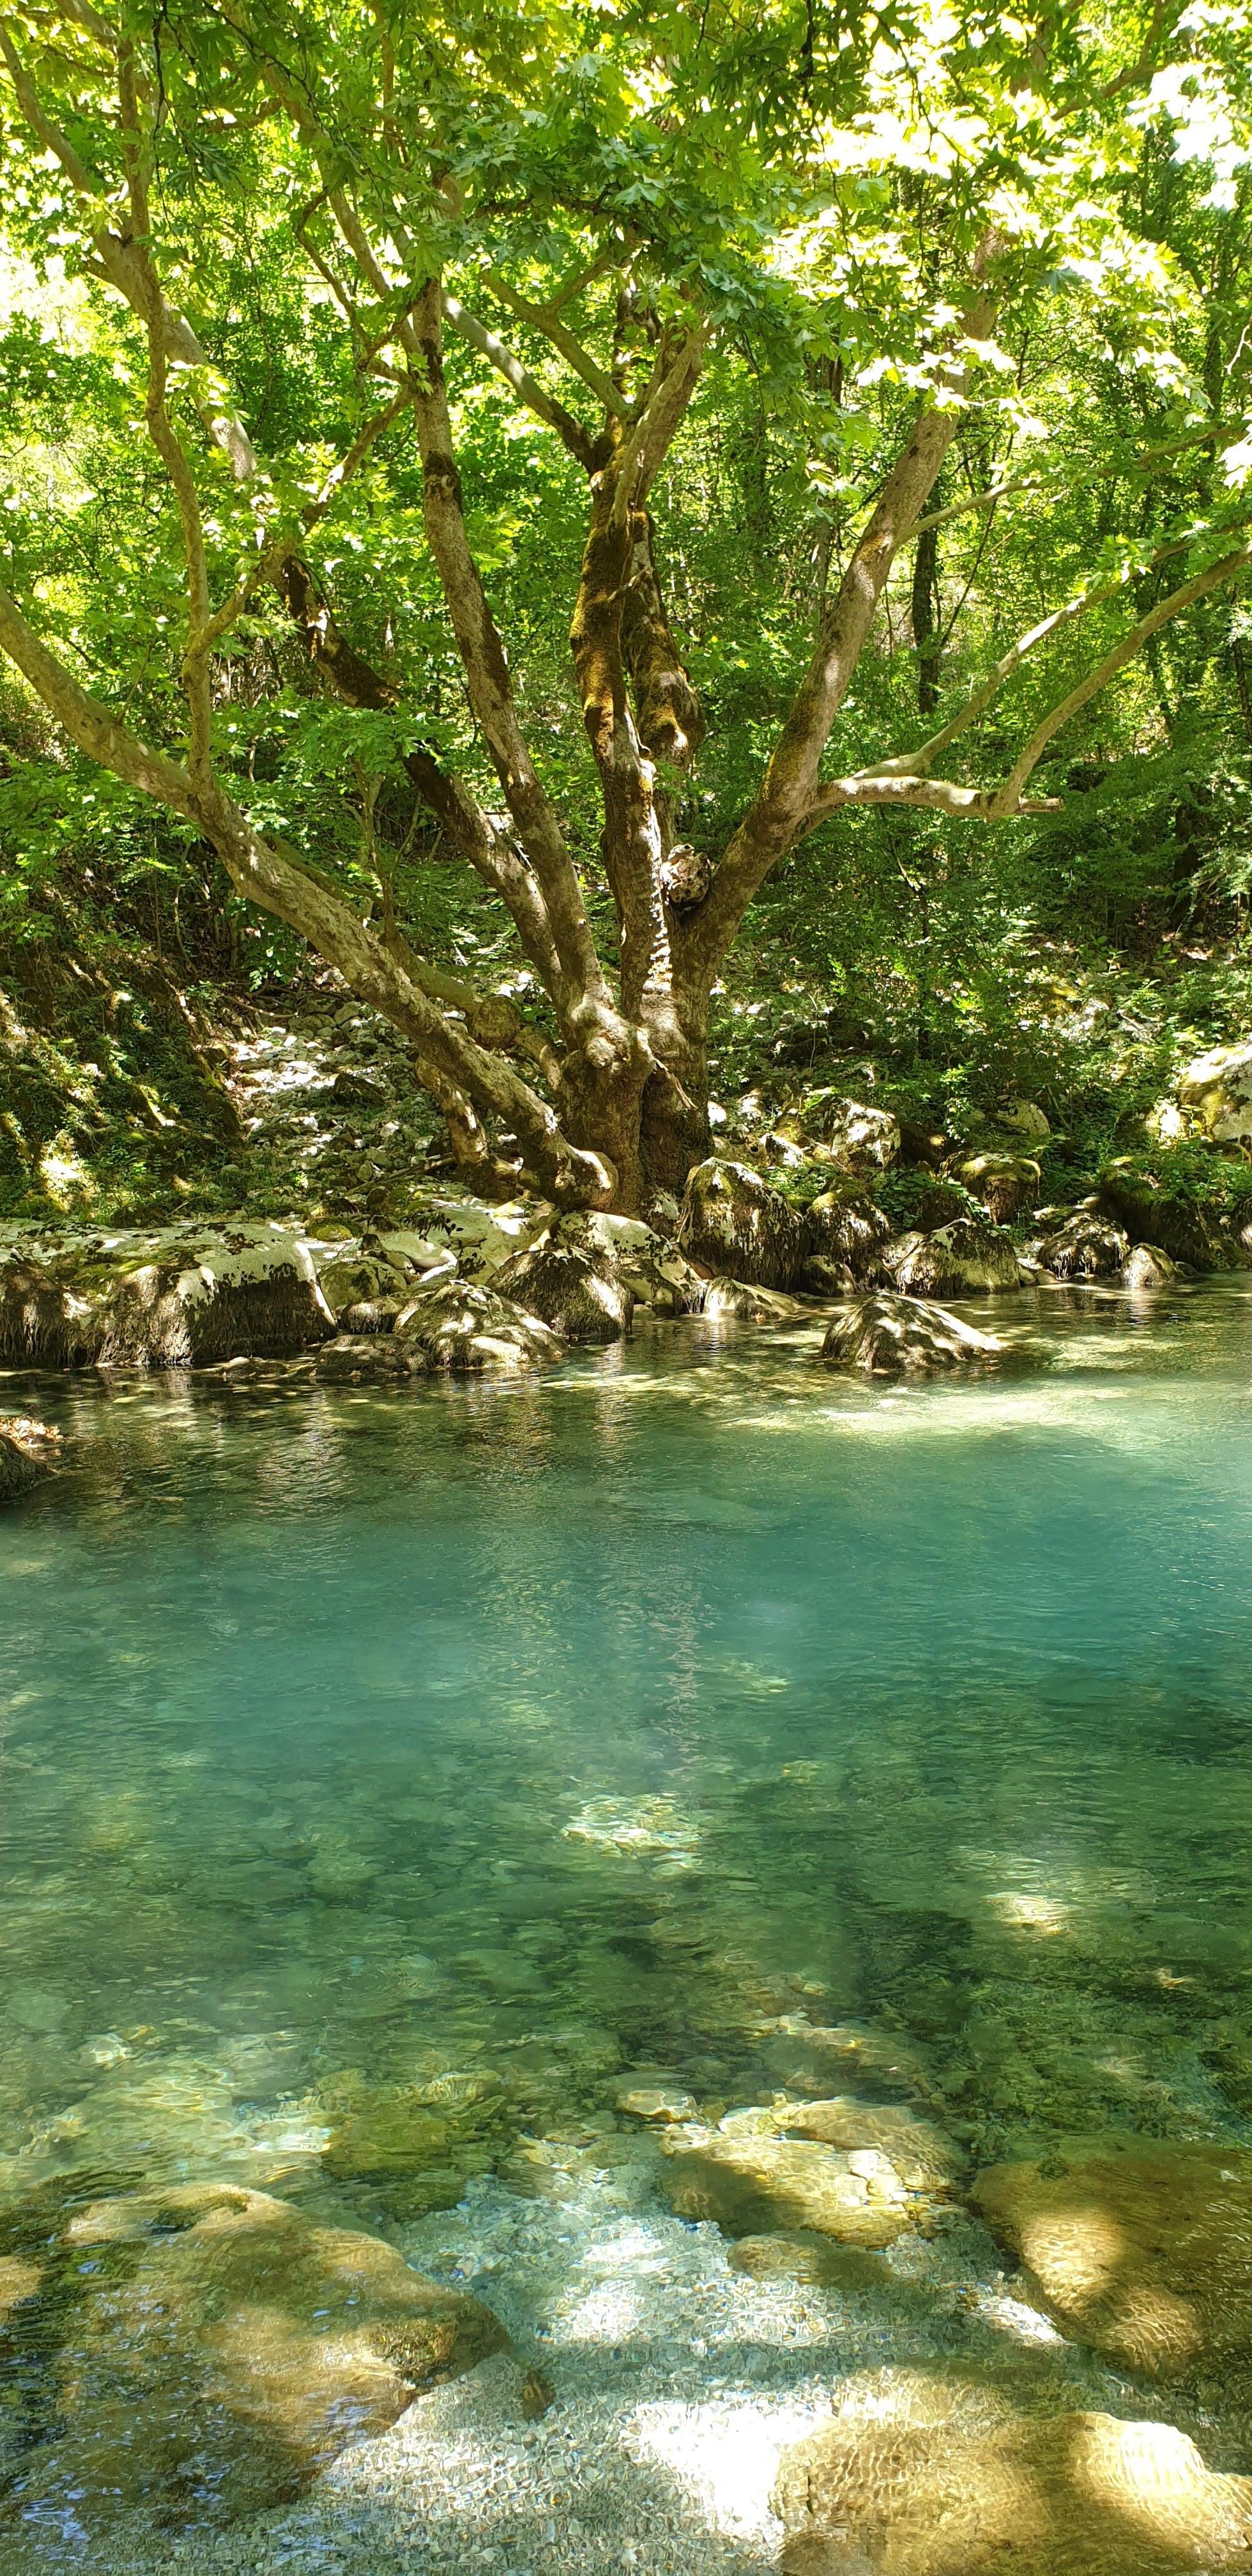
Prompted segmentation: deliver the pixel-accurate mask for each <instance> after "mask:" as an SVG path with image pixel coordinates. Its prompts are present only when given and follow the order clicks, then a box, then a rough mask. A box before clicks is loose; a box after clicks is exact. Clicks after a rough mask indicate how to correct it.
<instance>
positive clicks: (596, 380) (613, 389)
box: [482, 268, 630, 420]
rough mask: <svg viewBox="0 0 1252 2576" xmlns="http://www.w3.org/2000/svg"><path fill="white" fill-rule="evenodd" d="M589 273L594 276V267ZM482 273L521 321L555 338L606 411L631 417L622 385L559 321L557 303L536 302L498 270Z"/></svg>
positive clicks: (563, 353) (623, 417)
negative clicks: (614, 379) (521, 292)
mask: <svg viewBox="0 0 1252 2576" xmlns="http://www.w3.org/2000/svg"><path fill="white" fill-rule="evenodd" d="M588 274H589V275H591V276H594V275H595V271H594V269H593V270H591V271H590V272H589V273H588ZM482 275H483V284H484V286H488V287H490V289H491V292H492V294H493V295H494V296H495V297H496V299H497V301H498V302H499V303H501V304H503V305H505V306H507V309H508V311H509V312H510V313H514V314H516V316H517V318H518V320H519V322H529V323H530V325H531V328H532V329H533V330H535V331H539V332H541V333H542V335H543V337H544V339H545V340H550V341H551V343H552V346H553V348H554V349H559V351H560V353H561V356H562V357H563V358H564V359H565V361H566V364H567V365H568V366H570V367H572V368H573V371H574V373H575V375H576V376H581V377H582V380H583V383H584V384H585V385H589V386H590V387H591V391H592V392H593V394H596V395H597V396H598V397H599V400H600V401H601V402H602V403H603V405H604V408H605V410H606V411H608V412H615V413H616V414H617V416H618V418H619V420H625V419H627V418H628V417H629V411H630V406H629V404H628V402H627V401H626V398H625V395H624V394H623V393H622V390H621V388H620V386H619V385H615V384H614V382H613V379H612V377H611V376H610V375H606V373H605V370H604V368H603V367H601V366H599V365H598V364H597V362H596V360H595V359H594V358H593V357H592V356H591V354H590V352H589V350H587V349H584V347H583V345H582V342H581V340H579V339H577V338H576V337H575V335H574V333H573V332H572V331H569V330H567V329H566V327H565V324H564V323H563V322H561V321H560V320H558V318H557V307H556V304H555V302H554V303H552V304H532V303H531V302H530V301H529V299H528V298H527V297H526V296H525V295H519V294H518V292H517V289H516V287H513V286H510V285H509V284H508V283H507V281H506V279H504V278H503V277H501V276H500V273H499V271H498V270H497V269H494V268H485V269H484V270H483V272H482ZM578 283H579V284H580V285H586V283H587V278H586V277H583V278H582V279H581V280H579V281H578ZM567 300H568V298H567Z"/></svg>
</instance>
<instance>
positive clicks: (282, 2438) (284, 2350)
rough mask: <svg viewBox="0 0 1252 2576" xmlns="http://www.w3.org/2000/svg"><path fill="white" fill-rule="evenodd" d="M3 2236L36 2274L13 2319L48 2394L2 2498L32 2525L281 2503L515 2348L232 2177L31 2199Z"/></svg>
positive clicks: (388, 2261) (482, 2319)
mask: <svg viewBox="0 0 1252 2576" xmlns="http://www.w3.org/2000/svg"><path fill="white" fill-rule="evenodd" d="M0 2247H3V2248H5V2249H8V2248H10V2247H11V2252H10V2255H9V2259H10V2260H12V2259H13V2257H14V2256H16V2257H17V2259H18V2260H19V2261H21V2262H22V2263H23V2264H24V2265H25V2266H26V2267H27V2270H28V2271H29V2272H30V2273H32V2274H33V2275H34V2276H35V2277H34V2281H33V2284H32V2283H30V2282H26V2283H25V2286H24V2287H23V2291H22V2296H23V2302H24V2304H23V2305H22V2307H21V2310H20V2313H19V2315H18V2316H17V2318H16V2319H14V2318H13V2317H12V2316H11V2318H10V2331H11V2332H12V2333H14V2335H15V2338H16V2341H17V2344H18V2347H19V2350H20V2352H21V2354H22V2355H23V2357H24V2358H25V2360H26V2362H27V2371H26V2374H25V2378H26V2384H27V2385H28V2386H29V2387H31V2388H32V2389H34V2388H36V2387H37V2386H38V2387H39V2388H40V2389H41V2390H42V2404H41V2405H40V2410H39V2417H38V2419H37V2420H36V2419H33V2420H31V2421H30V2422H29V2423H28V2424H27V2425H26V2426H25V2427H24V2430H25V2432H26V2434H27V2437H28V2440H29V2447H28V2448H27V2449H26V2450H25V2451H24V2452H23V2453H22V2454H21V2455H20V2457H19V2460H18V2463H17V2472H16V2476H15V2477H14V2480H13V2483H12V2486H11V2489H10V2493H9V2495H8V2497H7V2498H6V2500H5V2504H3V2505H0V2514H3V2513H4V2512H5V2511H6V2510H7V2511H8V2513H9V2514H10V2515H12V2516H14V2517H15V2518H16V2517H20V2518H22V2519H24V2520H27V2521H30V2520H32V2519H36V2518H37V2519H39V2520H40V2521H47V2522H55V2521H57V2520H58V2519H61V2518H64V2517H71V2518H72V2523H73V2525H74V2526H76V2527H78V2528H83V2527H84V2526H85V2527H86V2528H87V2529H90V2527H91V2525H92V2524H93V2523H94V2522H95V2521H97V2520H98V2519H101V2518H103V2517H105V2516H108V2515H111V2514H115V2513H119V2512H125V2511H127V2510H129V2509H132V2508H134V2507H135V2506H137V2505H146V2506H149V2507H151V2508H152V2509H153V2510H154V2511H156V2512H157V2513H158V2514H159V2516H160V2518H161V2520H162V2521H163V2522H165V2523H175V2524H184V2525H186V2524H192V2525H195V2524H198V2523H213V2522H225V2521H230V2520H232V2519H234V2517H235V2516H236V2515H239V2514H242V2513H250V2512H255V2511H257V2510H258V2509H260V2508H262V2507H264V2506H266V2505H272V2504H278V2503H281V2502H283V2501H284V2500H286V2499H287V2498H288V2497H290V2496H292V2495H294V2494H296V2493H298V2492H299V2490H300V2488H301V2487H303V2486H305V2485H307V2484H308V2482H309V2480H310V2479H311V2478H313V2477H315V2476H316V2475H317V2473H318V2471H319V2470H321V2469H324V2468H325V2467H326V2466H327V2465H328V2464H329V2462H330V2461H331V2460H333V2459H334V2458H335V2457H336V2454H337V2453H338V2452H340V2451H341V2450H343V2448H344V2446H345V2444H347V2443H349V2442H353V2441H358V2440H360V2439H362V2438H363V2437H365V2436H367V2435H370V2434H374V2433H381V2432H384V2431H385V2430H386V2428H387V2426H388V2425H389V2424H393V2423H394V2422H395V2420H396V2417H397V2416H398V2415H401V2414H402V2413H403V2412H404V2409H405V2408H406V2406H408V2405H409V2404H410V2402H411V2400H412V2399H413V2397H414V2395H415V2394H416V2392H417V2391H418V2390H419V2389H421V2388H425V2387H429V2386H431V2385H432V2384H433V2383H434V2382H436V2381H438V2380H443V2379H451V2378H455V2377H456V2376H457V2375H458V2374H459V2373H460V2372H462V2371H465V2370H469V2369H472V2368H473V2366H474V2364H475V2363H476V2362H478V2361H481V2360H483V2359H484V2358H485V2357H486V2356H487V2354H489V2353H493V2352H498V2351H500V2350H501V2349H502V2348H503V2347H504V2346H505V2345H506V2344H507V2341H508V2338H507V2335H506V2334H505V2331H504V2328H503V2326H502V2325H501V2324H500V2323H499V2320H498V2319H497V2318H496V2317H494V2316H493V2315H492V2314H491V2312H490V2310H489V2309H487V2308H484V2307H482V2306H481V2305H480V2304H479V2302H478V2301H477V2300H475V2299H472V2298H469V2297H467V2296H466V2295H465V2294H464V2293H462V2292H459V2291H454V2290H447V2289H443V2288H440V2287H438V2286H437V2285H436V2284H435V2283H434V2282H431V2281H425V2280H422V2279H421V2278H420V2277H419V2276H418V2275H417V2274H416V2273H414V2272H410V2271H409V2269H408V2267H407V2265H406V2264H405V2263H404V2262H403V2260H402V2258H401V2256H400V2255H399V2254H397V2253H396V2252H395V2251H394V2249H393V2248H392V2247H391V2246H390V2245H386V2244H383V2243H382V2242H381V2241H380V2240H379V2239H378V2238H376V2237H372V2236H365V2235H360V2234H357V2233H356V2232H355V2231H353V2230H349V2229H345V2228H338V2227H317V2226H311V2225H310V2224H309V2222H308V2221H307V2220H306V2219H304V2218H302V2217H301V2216H300V2214H299V2212H298V2211H297V2210H295V2209H293V2208H292V2207H290V2205H289V2204H288V2203H287V2202H285V2201H281V2200H275V2199H271V2198H270V2197H269V2195H268V2194H266V2193H264V2192H255V2191H249V2190H246V2189H243V2188H242V2187H241V2188H234V2187H232V2186H231V2185H229V2184H225V2183H204V2184H181V2185H178V2186H177V2187H174V2188H171V2189H169V2190H166V2191H149V2192H138V2193H134V2194H127V2195H123V2196H120V2197H118V2198H116V2199H108V2200H98V2201H94V2202H90V2203H88V2204H87V2205H86V2206H79V2207H77V2208H75V2209H70V2210H66V2209H64V2208H63V2209H62V2210H61V2211H60V2212H59V2213H57V2212H50V2211H49V2209H48V2208H47V2207H43V2208H40V2209H31V2210H28V2211H27V2212H26V2213H25V2217H24V2218H19V2219H18V2220H16V2221H9V2222H7V2223H6V2224H5V2226H4V2229H3V2232H2V2233H0ZM48 2421H51V2423H52V2426H53V2431H52V2433H51V2436H50V2438H45V2439H41V2438H40V2434H41V2432H42V2429H43V2424H44V2423H46V2422H48ZM67 2527H69V2525H68V2524H67Z"/></svg>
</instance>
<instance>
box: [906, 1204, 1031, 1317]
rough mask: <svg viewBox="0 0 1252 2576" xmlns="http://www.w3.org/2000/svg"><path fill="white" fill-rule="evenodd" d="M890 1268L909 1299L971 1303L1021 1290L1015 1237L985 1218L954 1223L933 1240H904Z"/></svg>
mask: <svg viewBox="0 0 1252 2576" xmlns="http://www.w3.org/2000/svg"><path fill="white" fill-rule="evenodd" d="M884 1262H885V1266H886V1269H887V1271H888V1273H889V1274H890V1276H891V1278H892V1279H893V1280H894V1281H895V1284H896V1286H897V1288H900V1289H902V1290H903V1291H904V1294H905V1295H906V1296H909V1297H971V1296H977V1295H981V1294H982V1293H983V1292H984V1291H988V1290H991V1289H996V1288H1017V1287H1020V1285H1021V1278H1020V1273H1019V1271H1018V1267H1017V1248H1016V1246H1015V1244H1014V1243H1013V1240H1012V1237H1011V1236H1010V1235H1007V1234H1005V1233H1004V1232H1003V1230H1002V1228H1001V1227H999V1226H996V1225H989V1224H988V1223H987V1222H986V1221H985V1220H984V1219H983V1218H982V1217H976V1216H957V1217H952V1218H950V1219H949V1222H948V1223H947V1224H946V1225H941V1226H938V1227H936V1229H935V1232H934V1233H933V1234H905V1235H902V1236H901V1237H900V1239H899V1241H898V1242H896V1243H893V1244H891V1245H889V1246H888V1249H887V1251H886V1253H885V1254H884Z"/></svg>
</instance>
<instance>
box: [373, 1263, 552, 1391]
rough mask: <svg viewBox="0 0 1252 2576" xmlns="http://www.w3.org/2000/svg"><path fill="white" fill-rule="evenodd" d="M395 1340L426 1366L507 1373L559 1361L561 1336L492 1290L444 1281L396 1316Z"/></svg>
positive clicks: (503, 1374)
mask: <svg viewBox="0 0 1252 2576" xmlns="http://www.w3.org/2000/svg"><path fill="white" fill-rule="evenodd" d="M396 1339H397V1341H398V1342H400V1343H402V1344H403V1345H404V1346H405V1347H406V1348H408V1349H409V1350H411V1351H412V1352H413V1353H414V1354H415V1355H418V1356H420V1357H421V1358H422V1359H423V1360H424V1361H425V1362H427V1363H428V1364H429V1366H430V1367H431V1368H436V1369H452V1370H455V1371H457V1372H458V1373H462V1372H473V1371H476V1370H480V1369H481V1370H484V1371H486V1372H488V1373H490V1374H495V1375H498V1376H509V1375H513V1374H515V1373H516V1372H517V1371H518V1370H521V1369H528V1368H538V1367H539V1366H540V1365H541V1363H542V1362H543V1361H545V1360H551V1359H558V1358H559V1357H560V1352H561V1343H560V1340H559V1338H558V1336H557V1334H555V1333H554V1332H552V1331H551V1329H550V1327H549V1326H548V1325H547V1324H545V1323H544V1322H542V1320H541V1319H540V1317H539V1316H538V1315H528V1314H524V1313H523V1312H522V1310H521V1308H520V1307H518V1306H515V1305H513V1304H511V1303H510V1302H509V1300H508V1299H506V1298H504V1297H501V1296H498V1295H497V1294H496V1292H495V1290H494V1289H493V1288H483V1287H475V1286H474V1285H472V1284H471V1283H470V1282H468V1281H466V1280H464V1279H448V1280H445V1281H443V1282H441V1284H440V1285H439V1286H438V1287H437V1288H428V1289H424V1290H423V1291H422V1293H421V1295H420V1296H417V1297H414V1298H412V1299H411V1300H410V1302H409V1304H408V1305H407V1306H404V1307H402V1308H401V1310H400V1313H399V1314H398V1315H397V1317H396Z"/></svg>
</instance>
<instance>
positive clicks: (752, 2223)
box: [660, 2132, 919, 2246]
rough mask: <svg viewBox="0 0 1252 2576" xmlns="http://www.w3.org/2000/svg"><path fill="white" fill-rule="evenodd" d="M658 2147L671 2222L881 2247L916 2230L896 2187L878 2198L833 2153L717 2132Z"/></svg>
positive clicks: (801, 2143) (790, 2141)
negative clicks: (799, 2232) (797, 2233)
mask: <svg viewBox="0 0 1252 2576" xmlns="http://www.w3.org/2000/svg"><path fill="white" fill-rule="evenodd" d="M664 2143H665V2148H666V2154H665V2160H664V2162H663V2163H662V2166H661V2171H660V2181H661V2184H662V2188H663V2189H664V2191H665V2192H666V2194H667V2195H668V2198H669V2200H670V2203H671V2205H672V2207H673V2208H674V2210H675V2211H676V2213H677V2215H678V2217H679V2218H695V2219H712V2220H714V2221H715V2223H716V2224H717V2226H719V2227H720V2228H721V2229H722V2230H723V2231H724V2233H725V2234H726V2235H727V2236H759V2235H765V2234H768V2233H770V2232H771V2231H776V2230H784V2231H786V2230H794V2229H796V2228H804V2229H808V2230H811V2231H812V2232H813V2233H814V2234H816V2235H819V2236H830V2237H834V2238H835V2240H836V2241H837V2242H838V2243H839V2244H842V2245H867V2246H883V2245H891V2244H894V2242H895V2239H896V2237H897V2236H901V2235H903V2234H904V2232H905V2230H906V2229H908V2228H911V2227H914V2226H916V2224H917V2219H918V2215H919V2211H918V2209H917V2207H916V2205H914V2204H911V2203H910V2202H909V2200H908V2198H907V2196H906V2194H905V2192H904V2190H903V2189H902V2188H897V2190H896V2191H895V2193H894V2194H893V2195H892V2196H890V2197H887V2196H886V2195H885V2194H883V2195H882V2196H880V2191H879V2190H876V2189H875V2188H874V2180H873V2178H872V2177H871V2178H867V2177H866V2176H864V2175H862V2174H858V2173H855V2172H854V2171H853V2169H852V2166H851V2165H850V2164H849V2162H848V2158H847V2156H846V2155H842V2154H841V2153H840V2152H839V2150H838V2148H836V2147H827V2146H821V2145H819V2144H817V2143H816V2142H814V2141H810V2140H802V2139H794V2138H779V2137H769V2136H765V2137H744V2136H729V2137H727V2136H724V2135H722V2134H721V2133H720V2132H719V2133H716V2134H714V2135H710V2136H705V2137H702V2138H698V2139H696V2140H691V2139H685V2140H680V2139H676V2140H675V2141H674V2143H673V2145H671V2144H670V2141H669V2140H668V2139H666V2140H665V2142H664Z"/></svg>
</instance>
